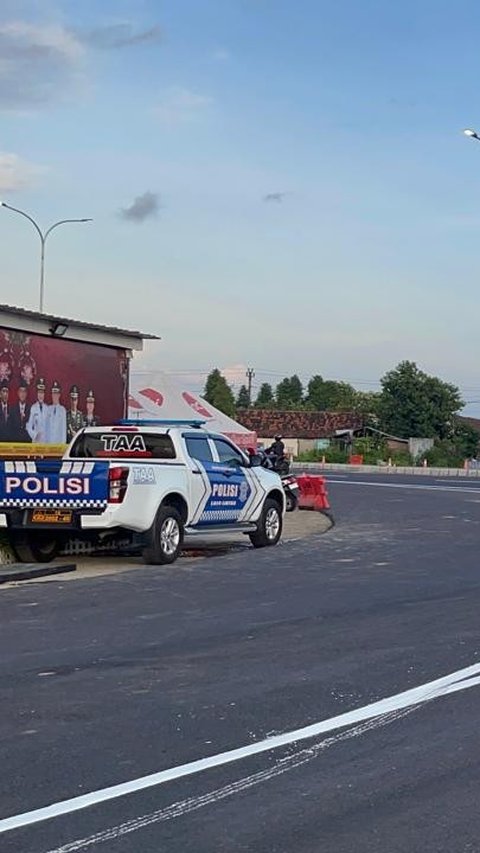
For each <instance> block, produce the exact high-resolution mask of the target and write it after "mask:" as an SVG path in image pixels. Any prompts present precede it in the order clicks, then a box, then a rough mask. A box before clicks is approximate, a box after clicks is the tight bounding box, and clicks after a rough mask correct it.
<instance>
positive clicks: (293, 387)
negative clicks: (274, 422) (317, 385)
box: [275, 374, 303, 409]
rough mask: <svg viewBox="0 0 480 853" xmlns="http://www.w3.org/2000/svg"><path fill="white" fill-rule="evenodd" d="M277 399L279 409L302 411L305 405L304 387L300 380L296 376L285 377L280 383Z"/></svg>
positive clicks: (277, 389) (276, 394)
mask: <svg viewBox="0 0 480 853" xmlns="http://www.w3.org/2000/svg"><path fill="white" fill-rule="evenodd" d="M275 399H276V403H277V408H278V409H301V408H302V404H303V386H302V383H301V382H300V379H299V378H298V376H297V375H296V374H295V375H294V376H290V377H285V379H282V381H281V382H279V383H278V385H277V388H276V392H275Z"/></svg>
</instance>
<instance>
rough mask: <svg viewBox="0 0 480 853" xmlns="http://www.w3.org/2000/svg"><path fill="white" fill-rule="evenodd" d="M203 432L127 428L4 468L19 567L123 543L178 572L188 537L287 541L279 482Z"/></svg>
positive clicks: (6, 519)
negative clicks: (72, 545) (69, 547)
mask: <svg viewBox="0 0 480 853" xmlns="http://www.w3.org/2000/svg"><path fill="white" fill-rule="evenodd" d="M258 461H259V460H257V459H255V457H252V458H250V457H248V456H247V455H245V454H244V453H243V452H242V451H241V450H239V449H238V447H236V446H235V445H234V444H232V442H231V441H229V440H228V439H227V438H225V436H222V435H216V434H212V433H210V432H208V431H207V430H205V429H204V428H203V426H202V424H201V422H196V421H195V422H189V423H185V422H178V421H168V422H167V421H137V422H132V421H122V422H121V423H120V424H119V425H117V426H106V427H90V428H86V429H82V430H81V431H80V432H79V433H78V434H77V435H76V436H75V438H74V440H73V441H72V443H71V444H70V446H69V447H68V449H67V451H66V453H65V455H64V457H63V459H62V460H55V461H49V460H41V461H36V462H29V461H20V460H17V461H3V462H0V529H1V528H4V529H5V530H6V532H7V533H8V538H9V541H10V543H11V545H12V547H13V549H14V551H15V553H16V555H17V557H18V558H19V559H20V560H23V561H28V562H30V561H42V562H47V561H49V560H51V559H53V558H54V557H55V556H56V554H57V553H58V551H59V550H60V549H61V548H62V546H64V545H65V543H66V541H67V540H69V539H72V538H73V539H77V540H78V539H81V540H87V541H88V542H90V543H93V544H94V545H95V544H97V545H103V546H105V545H108V544H109V543H112V544H113V543H114V542H118V541H120V540H121V541H122V543H125V541H126V542H127V545H128V544H129V543H130V545H131V546H132V547H133V548H138V549H139V550H141V552H142V554H143V559H144V561H145V562H146V563H150V564H163V563H173V562H174V561H175V560H176V558H177V557H178V555H179V552H180V550H181V547H182V543H183V539H184V535H185V534H193V533H196V534H201V536H202V538H204V537H205V536H208V535H210V534H218V533H223V534H224V533H238V532H242V533H245V534H247V535H248V536H249V537H250V540H251V542H252V544H253V545H254V546H255V547H256V548H262V547H265V546H268V545H275V544H276V543H277V542H278V541H279V539H280V537H281V534H282V523H283V515H284V512H285V496H284V492H283V489H282V483H281V480H280V477H279V476H278V474H275V473H273V472H272V471H267V470H265V469H264V468H262V467H260V465H259V464H257V463H258Z"/></svg>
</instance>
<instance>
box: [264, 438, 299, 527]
mask: <svg viewBox="0 0 480 853" xmlns="http://www.w3.org/2000/svg"><path fill="white" fill-rule="evenodd" d="M258 455H259V456H260V457H261V459H262V463H261V464H262V467H263V468H267V470H269V471H275V472H276V473H277V474H279V475H280V479H281V481H282V486H283V491H284V492H285V503H286V507H285V508H286V511H287V512H293V511H294V510H295V509H296V508H297V506H298V498H299V494H300V487H299V485H298V481H297V478H296V477H294V476H293V475H292V474H290V464H289V461H288V459H287V458H286V456H283V457H281V458H278V457H277V456H276V455H275V454H274V453H269V452H268V451H267V450H261V451H258Z"/></svg>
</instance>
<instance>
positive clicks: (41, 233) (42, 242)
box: [0, 201, 93, 314]
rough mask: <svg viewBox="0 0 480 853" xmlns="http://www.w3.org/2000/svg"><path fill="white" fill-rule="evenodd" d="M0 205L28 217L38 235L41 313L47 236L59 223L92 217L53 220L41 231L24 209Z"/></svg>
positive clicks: (85, 220) (4, 203)
mask: <svg viewBox="0 0 480 853" xmlns="http://www.w3.org/2000/svg"><path fill="white" fill-rule="evenodd" d="M0 207H6V208H7V210H13V212H14V213H19V214H20V216H24V217H25V219H28V221H29V222H31V223H32V225H33V227H34V228H35V230H36V232H37V234H38V236H39V237H40V247H41V252H40V299H39V303H40V313H42V314H43V304H44V295H45V243H46V242H47V237H48V236H49V234H51V233H52V231H53V229H54V228H58V226H59V225H66V224H67V223H69V222H92V221H93V220H92V219H60V220H59V222H54V223H53V225H51V226H50V228H47V230H46V231H42V229H41V228H40V226H39V225H38V223H37V222H35V220H34V219H33V217H31V216H30V215H29V214H28V213H25V211H24V210H19V209H18V207H12V206H11V205H10V204H7V203H6V202H5V201H0Z"/></svg>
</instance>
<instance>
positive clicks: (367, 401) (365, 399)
mask: <svg viewBox="0 0 480 853" xmlns="http://www.w3.org/2000/svg"><path fill="white" fill-rule="evenodd" d="M380 400H381V394H380V393H379V392H377V391H357V392H356V393H355V399H354V401H353V411H354V412H357V413H358V414H359V415H364V416H365V417H366V418H368V417H371V418H373V419H375V420H376V419H377V416H378V410H379V406H380Z"/></svg>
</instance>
